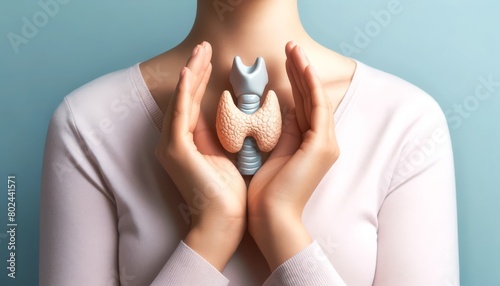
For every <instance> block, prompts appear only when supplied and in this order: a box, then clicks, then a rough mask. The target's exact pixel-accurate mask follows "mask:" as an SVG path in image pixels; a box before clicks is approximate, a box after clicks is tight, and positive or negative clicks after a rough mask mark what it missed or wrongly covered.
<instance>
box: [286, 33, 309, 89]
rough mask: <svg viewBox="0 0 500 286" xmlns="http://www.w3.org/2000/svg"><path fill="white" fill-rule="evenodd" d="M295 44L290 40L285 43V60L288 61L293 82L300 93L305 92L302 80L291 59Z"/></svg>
mask: <svg viewBox="0 0 500 286" xmlns="http://www.w3.org/2000/svg"><path fill="white" fill-rule="evenodd" d="M296 47H297V45H296V44H295V43H293V42H290V43H289V44H288V45H287V48H286V53H287V60H289V62H290V71H291V72H292V75H293V78H294V80H295V84H296V86H297V88H298V90H299V92H300V93H301V94H304V93H305V89H304V84H303V81H302V80H301V76H300V74H301V72H300V71H299V70H298V69H297V65H296V64H295V61H294V59H293V53H294V50H295V48H296Z"/></svg>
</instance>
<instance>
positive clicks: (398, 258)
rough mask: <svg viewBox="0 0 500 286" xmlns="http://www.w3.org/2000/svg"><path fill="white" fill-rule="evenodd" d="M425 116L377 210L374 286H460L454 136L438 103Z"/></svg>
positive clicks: (400, 160) (403, 151)
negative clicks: (452, 142) (452, 140)
mask: <svg viewBox="0 0 500 286" xmlns="http://www.w3.org/2000/svg"><path fill="white" fill-rule="evenodd" d="M426 113H427V114H426V115H425V116H423V117H422V118H420V119H419V122H418V125H419V128H417V129H418V130H419V131H418V132H416V133H415V134H416V135H415V136H413V139H412V140H409V142H408V143H407V144H406V146H405V148H403V150H402V152H401V154H402V155H401V156H400V159H399V162H398V163H397V166H396V168H395V169H394V172H393V175H392V181H391V183H390V187H389V190H388V193H387V195H386V197H385V200H384V202H383V204H382V206H381V208H380V210H379V215H378V223H379V225H378V252H377V268H376V273H375V280H374V284H373V285H375V286H382V285H383V286H392V285H394V286H396V285H408V286H411V285H415V286H420V285H450V286H456V285H459V271H458V269H459V266H458V232H457V213H456V198H455V196H456V195H455V176H454V167H453V153H452V148H451V141H450V134H449V131H448V127H447V123H446V119H445V117H444V115H443V113H442V111H441V109H439V107H438V105H437V103H436V104H433V105H432V106H430V107H429V108H428V111H427V112H426Z"/></svg>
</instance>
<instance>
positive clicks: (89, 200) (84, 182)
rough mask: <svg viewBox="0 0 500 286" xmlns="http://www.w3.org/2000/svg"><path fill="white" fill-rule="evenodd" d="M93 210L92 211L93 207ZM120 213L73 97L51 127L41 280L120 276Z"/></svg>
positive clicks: (94, 280) (98, 281) (101, 280)
mask: <svg viewBox="0 0 500 286" xmlns="http://www.w3.org/2000/svg"><path fill="white" fill-rule="evenodd" d="M89 210H92V211H89ZM116 225H117V218H116V212H115V202H114V198H113V195H112V194H110V192H109V191H108V190H107V189H106V186H105V184H104V182H103V180H102V177H101V176H100V173H99V171H98V169H97V166H96V164H95V163H94V160H93V159H92V154H91V153H90V152H89V150H88V148H87V146H86V144H85V142H84V141H83V140H82V139H81V138H80V135H79V133H78V130H77V128H76V126H75V123H74V119H73V115H72V114H71V109H70V107H69V104H68V103H67V100H66V99H65V101H64V102H63V103H62V104H61V105H60V106H59V107H58V108H57V110H56V111H55V113H54V115H53V117H52V121H51V123H50V126H49V130H48V133H47V139H46V144H45V154H44V162H43V175H42V190H41V201H40V257H39V271H40V282H39V283H40V285H42V286H45V285H47V286H48V285H51V286H52V285H77V284H78V283H79V284H78V285H107V284H108V283H112V282H113V281H116V279H117V277H119V275H118V267H117V257H118V255H117V241H118V233H117V229H116Z"/></svg>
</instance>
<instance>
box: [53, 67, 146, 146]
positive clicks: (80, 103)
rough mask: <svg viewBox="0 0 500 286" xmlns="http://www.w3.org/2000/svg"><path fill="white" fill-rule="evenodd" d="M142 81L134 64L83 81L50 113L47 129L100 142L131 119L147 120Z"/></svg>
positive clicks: (125, 125) (127, 123) (115, 133)
mask: <svg viewBox="0 0 500 286" xmlns="http://www.w3.org/2000/svg"><path fill="white" fill-rule="evenodd" d="M141 81H142V78H141V77H140V72H139V70H138V68H137V66H133V67H129V68H125V69H122V70H118V71H114V72H111V73H108V74H105V75H103V76H101V77H99V78H96V79H94V80H92V81H90V82H88V83H86V84H85V85H83V86H81V87H79V88H77V89H76V90H74V91H72V92H71V93H70V94H68V95H67V96H65V97H64V99H63V101H62V102H61V103H60V104H59V106H58V107H57V109H56V110H55V112H54V114H53V115H52V120H51V123H50V128H51V129H53V130H59V131H63V130H66V131H71V133H72V135H77V136H79V137H82V139H83V140H84V141H96V140H97V141H98V142H99V143H100V142H101V141H102V139H103V138H104V137H105V136H106V135H107V134H110V133H113V135H115V136H117V135H119V133H117V132H116V131H117V130H122V129H123V130H125V129H126V128H125V127H127V125H129V124H130V122H144V121H146V122H147V119H148V117H147V116H144V115H145V114H146V113H145V112H144V104H143V102H142V99H141V96H142V94H143V93H144V88H143V87H144V85H143V84H141ZM138 85H140V86H138ZM139 119H146V120H139ZM120 134H121V133H120ZM124 134H125V133H124ZM120 136H121V135H120Z"/></svg>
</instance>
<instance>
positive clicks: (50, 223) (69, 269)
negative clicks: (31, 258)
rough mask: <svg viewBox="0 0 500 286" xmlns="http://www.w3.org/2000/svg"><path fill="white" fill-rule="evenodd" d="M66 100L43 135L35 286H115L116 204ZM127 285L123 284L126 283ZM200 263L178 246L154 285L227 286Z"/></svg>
mask: <svg viewBox="0 0 500 286" xmlns="http://www.w3.org/2000/svg"><path fill="white" fill-rule="evenodd" d="M77 126H78V124H77V123H76V122H75V119H74V116H73V113H72V110H71V105H70V104H69V103H68V100H67V99H66V98H65V100H64V102H63V103H62V104H60V105H59V107H58V108H57V110H56V111H55V112H54V114H53V116H52V119H51V122H50V125H49V129H48V132H47V138H46V144H45V153H44V161H43V169H42V188H41V199H40V253H39V254H40V255H39V284H40V285H41V286H49V285H50V286H58V285H118V284H120V279H124V278H125V279H126V278H127V276H126V274H125V273H120V270H119V267H118V240H119V234H118V231H117V223H118V218H117V214H116V202H115V200H114V196H113V194H112V192H111V191H110V190H109V188H108V187H107V186H106V182H105V179H104V178H103V176H102V172H101V170H100V167H99V165H98V164H97V160H96V159H95V157H94V155H93V152H92V150H91V148H89V146H92V145H91V143H90V142H89V143H87V142H86V141H85V140H84V138H83V137H82V136H80V133H79V130H78V127H77ZM122 282H123V281H122ZM124 283H125V282H124ZM227 284H228V280H227V279H226V278H225V277H224V276H223V275H222V274H221V273H220V272H218V271H217V270H216V269H215V268H213V267H212V266H211V265H210V264H209V263H208V262H206V261H205V260H204V259H203V258H202V257H200V256H199V255H197V254H196V253H195V252H194V251H192V250H191V249H189V247H187V245H185V244H184V243H183V242H181V243H180V244H179V246H178V247H177V249H176V250H175V252H174V253H173V254H172V255H171V257H170V258H169V260H168V261H167V263H166V264H165V266H164V267H163V269H162V270H161V271H160V273H159V274H158V276H157V277H156V279H155V280H154V282H153V283H152V285H177V286H182V285H208V286H219V285H220V286H222V285H227Z"/></svg>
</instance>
